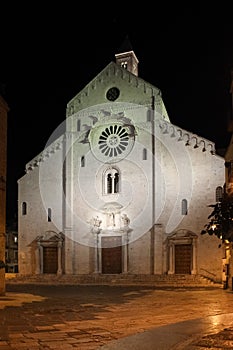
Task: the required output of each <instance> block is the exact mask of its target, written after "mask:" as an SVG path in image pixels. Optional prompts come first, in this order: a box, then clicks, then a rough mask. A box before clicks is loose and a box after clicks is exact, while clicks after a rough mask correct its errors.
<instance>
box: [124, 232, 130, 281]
mask: <svg viewBox="0 0 233 350" xmlns="http://www.w3.org/2000/svg"><path fill="white" fill-rule="evenodd" d="M128 254H129V243H128V232H126V233H125V234H124V236H123V273H125V274H126V273H128Z"/></svg>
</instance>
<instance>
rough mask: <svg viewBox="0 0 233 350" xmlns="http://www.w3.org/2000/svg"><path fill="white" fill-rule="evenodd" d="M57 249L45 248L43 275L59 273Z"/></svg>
mask: <svg viewBox="0 0 233 350" xmlns="http://www.w3.org/2000/svg"><path fill="white" fill-rule="evenodd" d="M57 258H58V254H57V247H44V248H43V273H57V268H58V265H57Z"/></svg>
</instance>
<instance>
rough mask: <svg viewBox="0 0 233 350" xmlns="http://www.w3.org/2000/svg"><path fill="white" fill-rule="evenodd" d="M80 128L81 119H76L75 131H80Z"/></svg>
mask: <svg viewBox="0 0 233 350" xmlns="http://www.w3.org/2000/svg"><path fill="white" fill-rule="evenodd" d="M80 130H81V120H80V119H78V120H77V131H80Z"/></svg>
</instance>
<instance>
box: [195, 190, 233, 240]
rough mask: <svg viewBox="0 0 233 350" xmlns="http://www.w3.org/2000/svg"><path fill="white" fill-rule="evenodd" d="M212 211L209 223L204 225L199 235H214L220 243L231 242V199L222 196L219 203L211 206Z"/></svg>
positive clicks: (232, 225) (232, 234) (232, 211)
mask: <svg viewBox="0 0 233 350" xmlns="http://www.w3.org/2000/svg"><path fill="white" fill-rule="evenodd" d="M209 207H211V208H213V211H212V212H211V214H210V215H209V216H208V219H210V221H209V223H208V224H206V225H205V226H204V227H205V229H203V230H202V231H201V234H202V235H203V234H206V233H207V234H209V235H215V236H217V237H218V238H219V239H221V240H222V242H226V241H228V242H233V198H232V197H231V196H224V197H223V199H222V200H221V201H220V202H217V203H216V204H211V205H209Z"/></svg>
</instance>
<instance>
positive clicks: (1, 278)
mask: <svg viewBox="0 0 233 350" xmlns="http://www.w3.org/2000/svg"><path fill="white" fill-rule="evenodd" d="M8 111H9V107H8V105H7V103H6V101H5V99H4V98H3V93H2V91H0V295H4V294H5V237H6V175H7V116H8Z"/></svg>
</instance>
